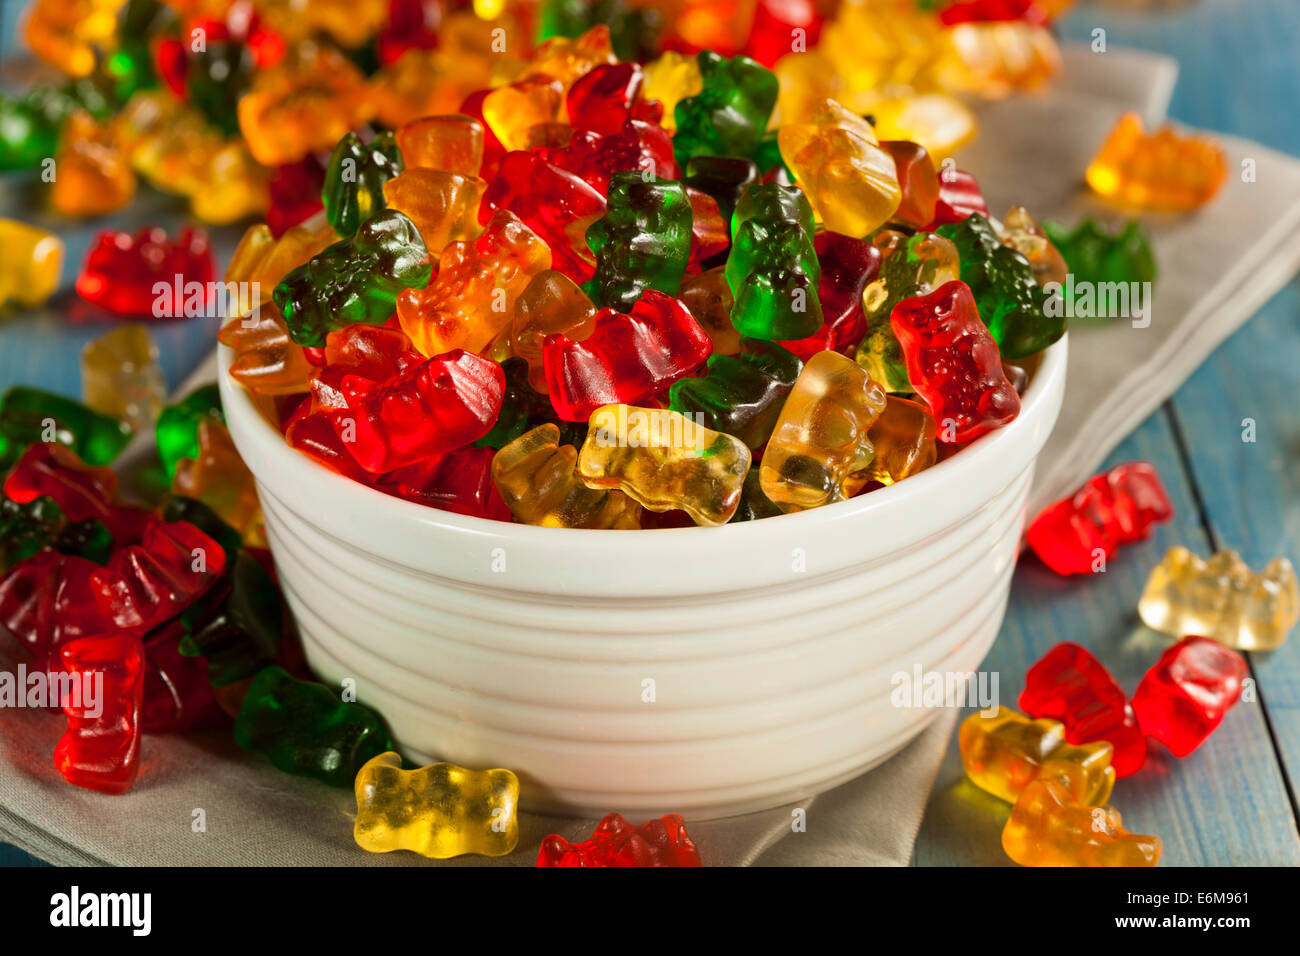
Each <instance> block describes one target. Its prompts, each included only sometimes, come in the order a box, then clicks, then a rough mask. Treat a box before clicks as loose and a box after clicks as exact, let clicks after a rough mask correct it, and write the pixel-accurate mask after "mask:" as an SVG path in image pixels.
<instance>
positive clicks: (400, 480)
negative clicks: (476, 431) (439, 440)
mask: <svg viewBox="0 0 1300 956" xmlns="http://www.w3.org/2000/svg"><path fill="white" fill-rule="evenodd" d="M495 454H496V452H495V451H494V450H493V449H491V448H475V447H472V446H471V447H467V448H458V449H456V450H455V451H453V452H451V453H450V454H448V455H446V456H444V457H442V458H435V459H430V460H428V461H422V462H417V463H416V464H414V465H408V466H407V467H406V468H399V469H398V470H397V471H394V472H392V473H390V474H387V475H384V476H383V478H381V479H380V480H379V481H378V482H377V483H376V485H375V487H377V488H379V489H380V490H381V491H386V492H388V493H389V494H391V495H395V496H397V497H398V498H405V499H406V500H407V501H414V502H417V503H419V504H422V505H428V506H429V507H432V508H440V509H442V510H443V511H454V512H456V513H457V514H462V515H470V516H472V517H475V518H492V519H495V520H497V521H509V520H510V508H509V507H508V506H507V505H506V503H505V499H503V498H502V497H501V493H500V492H499V491H497V487H496V485H495V484H494V483H493V481H492V457H493V455H495Z"/></svg>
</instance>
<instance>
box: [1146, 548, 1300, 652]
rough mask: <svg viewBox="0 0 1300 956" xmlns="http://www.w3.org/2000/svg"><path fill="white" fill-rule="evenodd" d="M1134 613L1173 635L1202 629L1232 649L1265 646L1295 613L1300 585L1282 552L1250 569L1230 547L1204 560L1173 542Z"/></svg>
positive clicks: (1282, 636)
mask: <svg viewBox="0 0 1300 956" xmlns="http://www.w3.org/2000/svg"><path fill="white" fill-rule="evenodd" d="M1138 613H1139V614H1140V615H1141V616H1142V620H1143V622H1144V623H1145V624H1146V625H1147V626H1148V627H1151V628H1154V629H1155V630H1157V631H1162V632H1164V633H1165V634H1171V635H1173V636H1175V637H1181V636H1182V635H1185V634H1202V635H1205V636H1207V637H1212V638H1214V639H1215V640H1217V641H1219V642H1221V643H1223V644H1226V645H1227V646H1228V647H1233V648H1236V649H1237V650H1241V651H1268V650H1273V649H1274V648H1277V647H1280V646H1281V645H1282V642H1283V641H1285V640H1286V638H1287V635H1288V634H1290V632H1291V629H1292V628H1294V627H1295V624H1296V621H1297V620H1298V619H1300V585H1297V582H1296V573H1295V568H1293V567H1292V566H1291V562H1290V561H1288V560H1287V559H1286V558H1283V557H1277V558H1274V559H1273V560H1272V561H1270V562H1269V563H1268V564H1267V565H1265V567H1264V569H1263V570H1262V571H1253V570H1251V568H1250V566H1249V565H1247V564H1246V562H1245V561H1243V560H1242V559H1241V556H1240V555H1239V554H1237V552H1235V551H1232V550H1223V551H1219V552H1217V553H1215V554H1214V555H1212V556H1211V557H1210V558H1209V559H1208V560H1207V559H1204V558H1201V557H1199V556H1197V555H1195V554H1193V553H1192V552H1191V551H1188V550H1187V549H1186V548H1183V547H1174V548H1170V549H1169V552H1168V553H1167V554H1166V555H1165V556H1164V558H1163V560H1161V562H1160V563H1159V564H1158V565H1156V567H1154V568H1152V570H1151V574H1150V576H1149V577H1148V578H1147V583H1146V587H1145V588H1143V590H1142V597H1141V599H1140V600H1139V601H1138Z"/></svg>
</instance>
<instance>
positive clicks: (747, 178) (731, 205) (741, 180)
mask: <svg viewBox="0 0 1300 956" xmlns="http://www.w3.org/2000/svg"><path fill="white" fill-rule="evenodd" d="M762 178H763V177H762V176H761V175H760V174H759V168H758V166H756V165H755V164H754V163H753V162H752V161H750V160H748V159H740V158H738V157H736V156H696V157H695V158H694V159H692V160H691V161H690V162H689V163H687V164H686V176H685V177H684V178H683V180H682V182H684V183H685V184H686V185H687V186H690V187H691V188H692V189H698V190H699V191H700V192H702V193H708V194H709V195H710V196H712V197H713V199H714V201H715V202H716V203H717V204H718V212H720V213H722V218H723V220H724V221H725V222H726V223H727V228H728V230H730V228H731V217H732V216H733V215H734V214H735V211H736V204H737V203H739V202H740V197H741V196H743V195H745V190H746V189H748V188H749V187H750V186H751V185H753V184H755V183H758V182H760V181H761V180H762Z"/></svg>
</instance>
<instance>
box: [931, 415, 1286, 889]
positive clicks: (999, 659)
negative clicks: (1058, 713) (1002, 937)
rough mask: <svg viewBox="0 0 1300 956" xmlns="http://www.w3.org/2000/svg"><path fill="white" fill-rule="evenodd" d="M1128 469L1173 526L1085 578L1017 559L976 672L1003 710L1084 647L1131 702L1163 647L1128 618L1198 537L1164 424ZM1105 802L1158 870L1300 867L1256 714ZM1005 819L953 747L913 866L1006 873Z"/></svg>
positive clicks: (1201, 537) (1120, 457) (1127, 445)
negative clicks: (1006, 604)
mask: <svg viewBox="0 0 1300 956" xmlns="http://www.w3.org/2000/svg"><path fill="white" fill-rule="evenodd" d="M1132 459H1143V460H1146V461H1149V462H1151V463H1152V464H1154V465H1155V466H1156V468H1157V469H1158V470H1159V472H1160V475H1161V477H1162V479H1163V480H1164V481H1165V484H1166V486H1167V487H1168V490H1169V493H1170V497H1171V499H1172V501H1173V503H1174V507H1175V508H1176V510H1177V514H1176V516H1175V518H1174V520H1173V521H1171V522H1170V523H1169V524H1166V525H1163V526H1161V527H1160V528H1158V529H1157V530H1156V532H1155V534H1154V535H1153V537H1152V538H1151V539H1150V540H1148V541H1145V542H1141V543H1139V544H1136V545H1131V546H1129V547H1128V548H1126V549H1125V550H1124V551H1123V552H1121V553H1120V554H1119V555H1118V557H1117V558H1116V560H1114V561H1113V562H1112V563H1111V565H1110V567H1109V568H1108V569H1107V571H1106V572H1105V573H1104V574H1101V575H1097V576H1096V577H1093V578H1070V579H1063V578H1059V577H1057V576H1055V575H1054V574H1052V573H1051V572H1050V571H1048V570H1047V569H1046V568H1044V567H1043V566H1042V565H1041V564H1040V563H1039V562H1038V560H1037V559H1036V558H1034V557H1033V556H1032V555H1026V556H1024V557H1023V558H1022V560H1021V562H1020V565H1019V567H1018V568H1017V570H1016V574H1015V578H1014V582H1013V585H1012V588H1013V589H1012V610H1011V612H1010V613H1009V615H1008V618H1007V621H1006V622H1005V623H1004V624H1003V628H1002V632H1001V634H1000V635H999V637H998V641H997V643H996V644H995V645H994V647H993V650H992V652H991V653H990V654H989V657H988V659H987V660H986V661H985V664H984V667H985V669H987V670H988V671H990V672H996V673H997V674H998V679H999V690H1000V697H1001V702H1002V703H1004V704H1006V705H1007V706H1012V707H1014V706H1015V705H1016V698H1017V697H1018V696H1019V693H1020V691H1021V690H1022V689H1023V687H1024V674H1025V671H1026V670H1027V669H1028V667H1029V666H1030V665H1031V664H1033V662H1034V661H1036V660H1037V659H1038V658H1039V657H1041V656H1042V655H1043V654H1044V653H1045V652H1046V651H1047V650H1048V649H1049V648H1051V647H1052V646H1053V645H1055V644H1056V643H1058V642H1060V641H1075V642H1077V643H1079V644H1083V645H1084V646H1086V647H1088V648H1089V649H1091V650H1092V651H1093V652H1094V653H1095V654H1096V655H1097V657H1098V658H1099V659H1100V660H1101V661H1102V662H1103V663H1104V664H1106V666H1107V667H1108V668H1109V669H1110V670H1111V672H1112V673H1113V674H1114V675H1115V677H1116V679H1117V680H1118V681H1119V682H1120V683H1121V684H1122V685H1123V686H1124V688H1125V690H1126V691H1128V692H1129V693H1130V694H1131V693H1132V692H1133V690H1134V689H1135V688H1136V686H1137V683H1138V681H1139V680H1140V679H1141V677H1142V675H1143V674H1144V673H1145V672H1146V670H1147V668H1148V667H1149V666H1150V665H1151V664H1152V663H1153V662H1154V661H1155V659H1156V658H1157V657H1158V656H1159V654H1160V652H1161V651H1162V650H1163V649H1164V647H1165V646H1167V642H1166V641H1165V640H1164V639H1162V638H1161V637H1159V636H1158V635H1156V634H1154V633H1153V632H1151V631H1149V630H1148V629H1146V628H1145V627H1143V626H1142V624H1141V622H1140V621H1139V620H1138V618H1137V612H1136V608H1137V599H1138V595H1139V594H1140V592H1141V589H1142V586H1143V584H1144V583H1145V581H1146V576H1147V573H1148V572H1149V570H1150V569H1151V567H1152V566H1154V565H1155V564H1156V563H1157V562H1158V561H1159V560H1160V558H1161V557H1162V556H1163V554H1164V552H1165V550H1166V549H1167V548H1168V547H1170V546H1171V545H1173V544H1185V545H1187V546H1188V547H1194V548H1204V545H1205V542H1206V535H1205V530H1204V528H1203V526H1202V522H1201V516H1200V514H1199V512H1198V510H1197V507H1196V504H1195V497H1194V494H1193V489H1192V486H1191V484H1190V483H1189V481H1188V476H1187V473H1186V471H1185V469H1184V468H1183V465H1182V461H1181V458H1180V455H1179V450H1178V446H1177V443H1176V441H1175V437H1174V434H1173V431H1172V429H1171V426H1170V420H1169V417H1168V416H1167V414H1165V413H1163V412H1162V413H1160V414H1157V415H1155V416H1153V417H1152V418H1150V419H1148V420H1147V422H1146V423H1145V424H1144V425H1143V426H1142V427H1141V428H1140V429H1139V430H1138V431H1137V432H1135V433H1134V434H1133V435H1131V436H1130V437H1129V438H1128V439H1127V440H1126V441H1125V442H1124V443H1123V444H1122V445H1121V446H1120V447H1119V448H1118V449H1117V450H1116V452H1115V454H1114V455H1112V456H1111V459H1110V461H1109V462H1108V464H1107V467H1109V466H1110V465H1113V464H1116V463H1118V462H1121V461H1126V460H1132ZM963 716H964V714H963ZM1112 802H1113V804H1114V805H1115V806H1116V807H1117V808H1119V810H1120V811H1121V813H1122V814H1123V815H1124V820H1125V824H1126V826H1127V827H1128V828H1130V829H1131V830H1133V831H1135V832H1140V833H1155V834H1157V835H1158V836H1160V838H1161V839H1162V840H1164V846H1165V849H1164V855H1163V857H1162V864H1163V865H1170V866H1189V865H1237V866H1240V865H1258V864H1291V865H1295V864H1297V863H1300V838H1298V837H1297V835H1296V830H1295V821H1294V819H1293V817H1292V814H1291V807H1290V802H1289V800H1288V797H1287V792H1286V789H1285V786H1284V783H1283V779H1282V775H1281V772H1280V770H1279V767H1278V763H1277V758H1276V754H1275V752H1274V749H1273V746H1272V742H1271V740H1270V738H1269V733H1268V728H1267V724H1266V721H1265V716H1264V712H1263V709H1262V708H1261V707H1260V706H1258V705H1245V704H1243V705H1241V706H1238V707H1236V708H1234V709H1233V711H1231V712H1230V713H1229V715H1228V717H1227V718H1226V719H1225V721H1224V723H1223V725H1222V726H1221V727H1220V728H1219V730H1218V732H1217V733H1216V734H1215V735H1214V736H1213V737H1211V738H1210V739H1209V740H1208V741H1207V742H1206V743H1205V744H1204V745H1203V746H1202V747H1201V748H1200V749H1199V750H1197V751H1196V752H1195V753H1193V754H1191V755H1190V756H1188V757H1187V758H1185V759H1184V760H1181V761H1180V760H1177V759H1175V758H1173V757H1172V756H1171V755H1170V754H1168V752H1167V751H1165V750H1164V749H1163V748H1162V747H1160V746H1159V745H1157V744H1153V745H1152V746H1151V750H1150V756H1149V757H1148V762H1147V765H1146V767H1144V768H1143V770H1142V771H1140V772H1139V773H1138V774H1136V775H1134V776H1133V777H1130V778H1127V779H1125V780H1123V781H1120V783H1119V784H1118V785H1117V786H1116V788H1115V795H1114V797H1113V798H1112ZM1009 809H1010V808H1009V806H1008V805H1007V804H1005V803H1002V802H1001V801H999V800H997V799H995V798H993V797H991V796H989V795H988V794H985V793H984V792H983V791H980V790H978V789H977V788H975V787H974V786H972V785H971V784H970V783H969V781H967V780H966V779H965V777H964V774H963V773H962V769H961V760H960V756H959V754H958V752H957V747H956V742H955V740H954V743H953V746H952V747H951V749H950V750H949V753H948V755H947V756H946V758H945V760H944V763H943V765H942V767H941V768H940V771H939V775H938V778H937V779H936V782H935V788H934V791H933V793H932V794H931V797H930V802H929V805H928V807H927V810H926V816H925V819H924V822H923V823H922V826H921V832H920V835H919V836H918V839H917V844H916V850H915V853H914V856H913V863H914V864H915V865H921V866H933V865H954V864H964V865H970V864H976V865H1000V864H1009V862H1010V861H1009V860H1008V859H1007V857H1006V855H1005V854H1004V853H1003V852H1002V848H1001V842H1000V838H1001V830H1002V826H1003V825H1004V824H1005V822H1006V817H1007V814H1008V812H1009Z"/></svg>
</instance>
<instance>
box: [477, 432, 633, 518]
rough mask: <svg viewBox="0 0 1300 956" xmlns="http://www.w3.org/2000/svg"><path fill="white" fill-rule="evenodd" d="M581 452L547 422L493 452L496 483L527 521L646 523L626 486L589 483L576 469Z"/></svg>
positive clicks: (498, 489)
mask: <svg viewBox="0 0 1300 956" xmlns="http://www.w3.org/2000/svg"><path fill="white" fill-rule="evenodd" d="M577 461H578V451H577V449H575V448H574V447H573V446H572V445H561V444H560V429H559V427H558V426H556V425H554V424H552V423H550V422H548V423H546V424H545V425H538V426H537V427H536V428H534V429H533V430H532V431H529V432H525V433H524V434H522V435H520V436H519V437H518V438H516V439H515V440H514V441H512V442H511V443H510V444H508V445H506V446H505V447H504V448H502V449H501V450H500V451H498V452H497V453H496V454H495V455H494V456H493V457H492V483H493V484H494V485H496V488H497V491H499V492H500V493H501V498H502V499H503V500H504V501H505V503H506V505H507V506H508V507H509V508H510V511H511V512H512V513H513V514H514V516H515V517H516V518H517V519H518V520H520V521H522V522H523V523H524V524H535V525H543V526H545V527H550V528H623V529H636V528H640V527H641V505H640V504H638V503H637V502H635V501H633V500H632V499H631V498H629V497H628V496H627V495H625V494H623V492H621V491H612V490H611V491H605V490H602V489H597V488H588V487H587V486H586V485H584V484H583V483H582V482H580V481H579V480H578V478H577V476H576V475H575V474H574V466H575V465H576V464H577Z"/></svg>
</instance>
